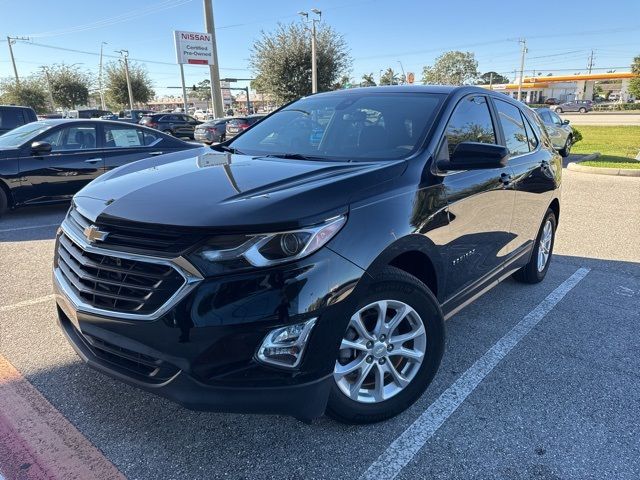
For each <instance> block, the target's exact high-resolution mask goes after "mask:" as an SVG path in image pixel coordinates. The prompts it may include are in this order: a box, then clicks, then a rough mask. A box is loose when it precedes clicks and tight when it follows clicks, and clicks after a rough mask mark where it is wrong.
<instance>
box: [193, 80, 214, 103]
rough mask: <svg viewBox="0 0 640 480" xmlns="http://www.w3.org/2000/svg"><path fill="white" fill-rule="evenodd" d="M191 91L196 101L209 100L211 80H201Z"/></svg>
mask: <svg viewBox="0 0 640 480" xmlns="http://www.w3.org/2000/svg"><path fill="white" fill-rule="evenodd" d="M192 91H193V94H194V96H195V97H196V98H197V99H198V100H207V101H209V100H211V80H209V79H206V78H205V79H204V80H201V81H200V82H198V83H197V85H194V86H193V88H192Z"/></svg>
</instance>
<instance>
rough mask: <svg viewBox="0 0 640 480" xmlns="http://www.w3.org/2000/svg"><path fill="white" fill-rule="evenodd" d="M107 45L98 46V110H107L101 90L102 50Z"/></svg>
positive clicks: (104, 43)
mask: <svg viewBox="0 0 640 480" xmlns="http://www.w3.org/2000/svg"><path fill="white" fill-rule="evenodd" d="M106 44H107V42H102V43H101V44H100V69H99V71H98V90H99V91H100V108H102V110H106V109H107V105H106V103H105V101H104V90H103V88H102V48H103V47H104V46H105V45H106Z"/></svg>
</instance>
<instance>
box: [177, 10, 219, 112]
mask: <svg viewBox="0 0 640 480" xmlns="http://www.w3.org/2000/svg"><path fill="white" fill-rule="evenodd" d="M202 4H203V7H204V28H205V29H206V31H207V33H208V34H209V35H211V44H212V49H213V52H212V53H213V65H209V76H210V77H211V103H212V104H213V114H214V116H215V117H216V118H222V117H224V109H223V106H222V90H221V89H220V68H219V65H218V44H217V43H216V30H215V23H214V21H213V5H212V4H211V0H202ZM185 113H186V112H185Z"/></svg>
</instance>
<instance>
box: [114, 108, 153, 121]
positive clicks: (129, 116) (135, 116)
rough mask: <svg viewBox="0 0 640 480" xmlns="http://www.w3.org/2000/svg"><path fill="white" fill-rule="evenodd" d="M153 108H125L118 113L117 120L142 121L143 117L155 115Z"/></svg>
mask: <svg viewBox="0 0 640 480" xmlns="http://www.w3.org/2000/svg"><path fill="white" fill-rule="evenodd" d="M154 113H156V112H154V111H153V110H123V111H122V112H120V114H119V115H118V118H117V120H119V121H121V122H128V123H140V120H142V118H143V117H146V116H148V115H153V114H154Z"/></svg>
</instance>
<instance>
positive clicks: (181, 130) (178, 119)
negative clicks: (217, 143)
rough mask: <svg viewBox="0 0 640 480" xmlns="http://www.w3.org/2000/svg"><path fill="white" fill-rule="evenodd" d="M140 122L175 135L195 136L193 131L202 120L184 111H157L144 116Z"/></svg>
mask: <svg viewBox="0 0 640 480" xmlns="http://www.w3.org/2000/svg"><path fill="white" fill-rule="evenodd" d="M138 123H140V125H144V126H145V127H150V128H155V129H156V130H160V131H161V132H164V133H166V134H167V135H173V136H174V137H189V138H193V131H194V130H195V128H196V126H197V125H200V124H201V123H202V122H200V121H198V120H196V119H195V118H193V117H191V116H189V115H185V114H184V113H156V114H153V115H147V116H144V117H142V119H140V122H138Z"/></svg>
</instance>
